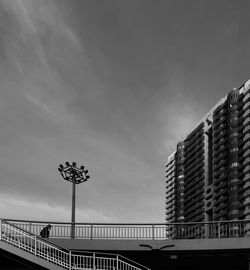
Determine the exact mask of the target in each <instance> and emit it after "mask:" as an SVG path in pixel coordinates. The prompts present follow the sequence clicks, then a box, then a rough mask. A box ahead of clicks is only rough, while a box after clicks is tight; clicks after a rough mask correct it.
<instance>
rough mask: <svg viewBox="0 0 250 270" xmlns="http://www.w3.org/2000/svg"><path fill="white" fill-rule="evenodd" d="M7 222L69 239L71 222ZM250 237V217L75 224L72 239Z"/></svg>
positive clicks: (51, 235) (32, 231)
mask: <svg viewBox="0 0 250 270" xmlns="http://www.w3.org/2000/svg"><path fill="white" fill-rule="evenodd" d="M8 222H9V223H11V224H14V225H15V226H17V227H19V228H22V229H24V230H26V231H29V232H30V233H32V234H35V235H39V233H40V231H41V229H42V228H43V227H44V226H45V225H47V224H51V225H52V229H51V233H50V237H51V238H70V236H71V223H61V222H39V221H25V220H13V219H12V220H10V219H9V220H8ZM246 236H250V220H233V221H210V222H185V223H168V224H162V223H157V224H148V223H144V224H126V223H119V224H118V223H106V224H101V223H91V224H87V223H76V224H75V238H76V239H126V240H127V239H132V240H136V239H138V240H139V239H148V240H161V239H162V240H164V239H202V238H235V237H246Z"/></svg>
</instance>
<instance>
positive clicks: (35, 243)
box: [34, 235, 37, 256]
mask: <svg viewBox="0 0 250 270" xmlns="http://www.w3.org/2000/svg"><path fill="white" fill-rule="evenodd" d="M34 241H35V242H34V254H35V256H36V250H37V237H36V235H35V237H34Z"/></svg>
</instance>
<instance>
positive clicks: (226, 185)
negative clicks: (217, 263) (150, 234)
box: [166, 80, 250, 223]
mask: <svg viewBox="0 0 250 270" xmlns="http://www.w3.org/2000/svg"><path fill="white" fill-rule="evenodd" d="M248 218H249V219H250V80H249V81H247V82H246V83H245V84H244V85H242V86H241V87H239V88H238V89H234V90H232V91H230V92H229V93H228V95H227V96H225V97H224V98H222V99H221V100H220V101H219V102H218V103H217V104H216V105H215V106H214V107H213V108H212V109H211V110H210V111H209V112H208V113H207V114H206V115H205V116H204V117H203V118H202V119H201V120H200V122H199V123H198V124H197V125H196V126H195V128H194V129H193V130H192V131H191V132H190V133H189V134H188V135H187V136H186V137H185V138H184V139H183V140H182V141H180V142H179V143H178V144H177V146H176V151H174V152H173V153H172V154H171V155H170V156H169V158H168V161H167V163H166V221H167V223H173V222H177V223H179V222H200V221H218V220H238V219H248Z"/></svg>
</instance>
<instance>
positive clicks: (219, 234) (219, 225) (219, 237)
mask: <svg viewBox="0 0 250 270" xmlns="http://www.w3.org/2000/svg"><path fill="white" fill-rule="evenodd" d="M218 238H220V222H218Z"/></svg>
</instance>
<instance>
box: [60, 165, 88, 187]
mask: <svg viewBox="0 0 250 270" xmlns="http://www.w3.org/2000/svg"><path fill="white" fill-rule="evenodd" d="M58 171H59V172H60V173H61V175H62V177H63V179H64V180H67V181H69V182H72V183H75V184H80V183H82V182H85V181H87V180H88V179H89V178H90V176H89V175H88V170H86V169H85V167H84V166H83V165H81V166H80V167H77V164H76V162H72V164H70V163H69V162H68V161H66V162H65V165H62V164H60V165H59V167H58Z"/></svg>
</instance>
